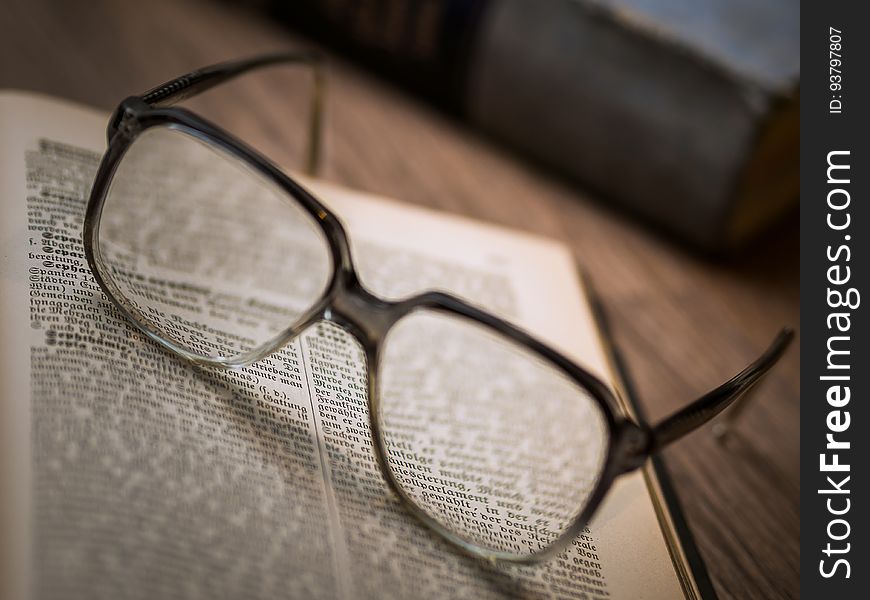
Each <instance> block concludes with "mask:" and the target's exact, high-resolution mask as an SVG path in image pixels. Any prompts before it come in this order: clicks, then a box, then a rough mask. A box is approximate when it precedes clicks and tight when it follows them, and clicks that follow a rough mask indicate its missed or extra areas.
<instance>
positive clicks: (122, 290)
mask: <svg viewBox="0 0 870 600" xmlns="http://www.w3.org/2000/svg"><path fill="white" fill-rule="evenodd" d="M283 63H300V64H305V65H310V66H313V67H314V85H313V89H314V93H313V94H312V107H311V108H312V110H311V121H310V127H309V129H310V140H311V141H310V143H309V147H308V156H307V158H308V166H309V168H314V167H315V166H316V164H317V162H318V155H319V144H318V143H317V142H318V140H319V133H320V128H321V118H320V115H321V111H320V105H321V102H320V98H321V95H322V93H321V90H322V84H323V77H322V73H321V70H320V68H319V66H318V61H317V58H316V57H315V56H312V55H309V54H281V55H269V56H262V57H257V58H253V59H250V60H244V61H238V62H231V63H225V64H220V65H215V66H212V67H207V68H204V69H201V70H199V71H194V72H192V73H190V74H187V75H184V76H182V77H179V78H177V79H173V80H171V81H169V82H167V83H166V84H164V85H161V86H158V87H157V88H154V89H153V90H151V91H149V92H146V93H145V94H143V95H141V96H133V97H130V98H127V99H126V100H124V101H123V102H122V103H121V104H120V105H119V107H118V108H117V110H116V111H115V113H114V115H113V117H112V119H111V121H110V124H109V126H108V131H107V135H108V142H109V144H108V149H107V151H106V153H105V155H104V156H103V159H102V162H101V164H100V168H99V171H98V173H97V176H96V179H95V182H94V186H93V189H92V192H91V196H90V200H89V204H88V207H87V214H86V218H85V224H84V244H85V252H86V255H87V259H88V262H89V264H90V267H91V271H92V272H93V275H94V277H95V278H96V280H97V282H98V283H99V285H100V286H101V288H102V289H103V291H104V292H105V293H106V294H107V295H108V297H109V298H110V299H111V300H112V302H113V303H114V304H115V306H116V307H117V308H118V309H119V310H120V311H121V312H122V313H123V314H124V315H125V316H126V317H127V318H128V319H129V320H130V321H131V322H132V323H133V324H134V325H135V326H136V327H138V328H139V329H140V330H142V331H143V332H144V333H145V334H147V335H148V336H149V337H150V338H152V339H153V340H155V341H156V342H158V343H159V344H161V345H163V346H164V347H166V348H168V349H169V350H171V351H172V352H174V353H175V354H177V355H180V356H182V357H184V358H186V359H189V360H191V361H193V362H195V363H198V364H201V365H209V366H215V367H225V368H238V367H244V366H249V365H251V364H252V363H254V362H256V361H258V360H261V359H264V358H265V357H267V356H268V355H270V354H273V353H275V352H277V351H279V350H280V349H281V348H282V347H284V346H286V345H287V344H289V343H290V342H291V341H292V340H293V339H294V338H296V337H297V336H298V335H299V334H300V333H301V332H302V331H304V330H305V329H306V328H308V327H310V326H311V325H313V324H315V323H317V322H319V321H322V320H326V321H331V322H333V323H335V324H336V325H338V326H340V327H341V328H343V329H345V330H346V331H347V332H349V333H350V334H351V335H352V336H354V337H355V338H356V340H357V341H358V342H359V344H360V346H361V348H362V354H363V356H364V359H365V361H366V365H367V369H368V371H367V373H368V376H367V378H366V379H365V380H363V381H353V380H352V379H351V378H348V377H345V376H344V375H343V374H342V373H333V374H332V376H334V377H335V385H336V386H337V387H336V388H335V389H337V390H340V395H339V397H340V398H343V399H344V401H346V402H348V403H355V404H356V405H360V404H362V405H367V408H368V411H369V422H370V429H371V435H372V438H373V439H372V444H373V447H374V454H375V456H376V458H377V462H378V466H379V468H380V470H381V472H382V474H383V477H384V479H385V480H386V481H387V483H388V484H389V486H390V488H391V489H392V490H393V491H394V492H395V494H396V495H397V496H398V498H400V499H401V501H402V502H403V503H404V504H405V505H406V506H407V508H408V509H409V510H410V511H411V512H412V513H413V514H414V515H416V516H417V517H418V518H419V519H420V520H422V521H423V522H424V523H425V524H426V525H428V526H430V527H431V528H432V529H433V530H434V531H436V532H438V533H439V534H440V535H442V536H444V537H445V538H446V539H447V540H449V541H451V542H453V543H455V544H457V545H458V546H459V547H460V548H462V549H464V550H465V551H467V552H469V553H471V554H473V555H476V556H482V557H486V558H489V559H500V560H507V561H515V562H528V561H532V560H537V559H541V558H544V557H547V556H550V555H552V554H553V553H555V552H558V551H559V550H560V549H562V548H564V546H565V545H567V544H568V543H570V541H571V540H572V539H573V538H574V537H575V536H576V535H577V534H578V533H579V532H580V530H581V529H582V527H583V526H584V525H585V524H586V523H587V522H588V521H589V519H590V517H591V516H592V514H593V513H594V511H595V509H596V507H597V506H598V505H599V503H600V502H601V500H602V498H603V497H604V495H605V492H606V491H607V490H608V488H609V487H610V485H611V484H612V482H613V481H614V479H615V478H616V477H618V476H619V475H621V474H623V473H626V472H629V471H632V470H634V469H637V468H638V467H640V466H641V465H642V464H643V463H644V461H645V460H646V458H647V457H648V456H650V455H651V454H652V453H654V452H657V451H659V450H660V449H661V448H663V447H664V446H666V445H668V444H670V443H671V442H673V441H675V440H677V439H679V438H680V437H682V436H684V435H685V434H687V433H688V432H690V431H692V430H694V429H696V428H698V427H699V426H701V425H702V424H704V423H706V422H707V421H709V420H710V419H711V418H713V417H714V416H715V415H716V414H718V413H719V412H721V411H722V410H724V409H725V408H726V407H728V406H729V405H731V404H732V403H733V402H735V401H736V400H738V399H739V398H741V397H742V396H744V395H745V394H746V392H748V391H749V390H750V388H752V386H754V385H755V384H756V383H757V382H758V381H759V380H760V379H761V378H762V377H763V376H764V374H765V373H766V372H767V371H768V370H769V369H770V368H771V367H772V366H773V365H774V363H775V362H776V361H777V360H778V359H779V357H780V356H781V355H782V353H783V352H784V351H785V349H786V347H787V345H788V343H789V341H790V339H791V337H792V333H791V332H790V331H788V330H783V331H782V332H781V333H780V334H779V336H778V337H777V338H776V340H775V341H774V342H773V344H772V346H771V347H770V348H769V349H768V350H767V351H766V352H765V353H764V354H763V355H762V356H761V357H760V358H759V359H758V360H756V361H755V362H754V363H752V364H751V365H749V366H748V367H747V368H746V369H745V370H743V371H742V372H740V373H739V374H737V375H736V376H735V377H733V378H732V379H731V380H729V381H728V382H726V383H724V384H723V385H721V386H720V387H718V388H716V389H714V390H713V391H711V392H709V393H708V394H706V395H704V396H703V397H701V398H700V399H698V400H695V401H694V402H692V403H691V404H689V405H688V406H687V407H686V408H684V409H682V410H680V411H678V412H677V413H676V414H674V415H673V416H671V417H669V418H667V419H665V420H663V421H662V422H660V423H658V424H657V425H655V426H654V427H649V426H646V425H644V424H638V423H635V422H633V421H631V420H629V419H627V418H625V417H624V416H622V415H620V414H619V412H618V409H617V403H616V399H615V398H614V396H613V394H612V392H611V391H610V390H609V388H608V387H607V386H606V385H605V384H603V383H602V382H601V381H599V380H598V379H597V378H596V377H594V376H593V375H592V374H590V373H589V372H587V371H586V370H584V369H583V368H582V367H580V366H578V365H577V364H575V363H573V362H572V361H570V360H569V359H567V358H566V357H565V356H563V355H562V354H560V353H559V352H557V351H556V350H554V349H552V348H550V347H549V346H547V345H546V344H544V343H542V342H540V341H539V340H537V339H535V338H534V337H533V336H531V335H529V334H528V333H526V332H524V331H523V330H521V329H519V328H517V327H516V326H514V325H511V324H510V323H508V322H506V321H504V320H502V319H500V318H498V317H496V316H494V315H492V314H490V313H488V312H486V311H484V310H481V309H480V308H477V307H475V306H472V305H470V304H469V303H467V302H465V301H463V300H462V299H460V298H458V297H455V296H453V295H450V294H447V293H442V292H426V293H422V294H419V295H416V296H413V297H410V298H407V299H403V300H400V301H390V300H385V299H382V298H378V297H376V296H374V295H373V294H372V293H371V292H370V291H368V290H367V289H366V288H365V287H364V286H363V285H362V283H361V282H360V280H359V278H358V276H357V272H356V270H355V267H354V262H353V260H352V257H351V251H350V244H349V241H348V237H347V234H346V233H345V230H344V228H343V227H342V224H341V222H340V221H339V220H338V218H336V216H335V215H334V214H333V213H332V212H330V210H329V209H327V208H326V207H325V206H324V205H323V204H322V203H321V202H320V201H319V200H318V199H317V198H315V197H314V196H312V195H311V193H309V192H308V191H307V190H306V189H304V188H303V187H302V186H301V185H300V184H299V183H297V182H296V181H294V180H293V179H292V178H291V177H289V176H287V175H286V174H285V173H283V172H282V171H281V170H279V169H278V168H277V167H276V166H275V165H273V164H272V163H271V162H269V161H268V160H267V159H265V158H264V157H262V156H261V155H259V154H258V153H257V152H255V151H254V150H252V149H251V148H249V147H248V146H246V145H245V144H243V143H242V142H240V141H239V140H237V139H236V138H235V137H233V136H231V135H230V134H228V133H227V132H225V131H224V130H222V129H221V128H219V127H217V126H216V125H213V124H211V123H209V122H208V121H206V120H204V119H202V118H201V117H199V116H197V115H195V114H193V113H191V112H189V111H186V110H184V109H181V108H177V107H173V105H174V104H175V103H177V102H178V101H180V100H183V99H186V98H189V97H192V96H194V95H196V94H198V93H200V92H202V91H204V90H207V89H209V88H211V87H213V86H215V85H217V84H219V83H222V82H224V81H226V80H228V79H231V78H233V77H236V76H238V75H241V74H243V73H246V72H249V71H251V70H253V69H255V68H259V67H265V66H269V65H277V64H283ZM351 358H352V357H351ZM283 364H284V365H285V366H286V367H287V368H288V369H293V368H295V367H298V365H299V364H300V363H299V362H298V361H297V362H293V359H292V357H289V356H288V357H286V359H285V360H284V361H283ZM294 365H295V366H294ZM735 408H736V407H735ZM358 434H359V432H355V433H354V434H353V435H354V436H357V437H358ZM364 443H366V444H368V443H369V442H368V441H365V442H364Z"/></svg>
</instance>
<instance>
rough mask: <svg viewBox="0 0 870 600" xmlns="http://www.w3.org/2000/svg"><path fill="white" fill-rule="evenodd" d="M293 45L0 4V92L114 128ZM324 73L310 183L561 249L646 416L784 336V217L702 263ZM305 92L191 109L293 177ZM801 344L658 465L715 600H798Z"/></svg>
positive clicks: (131, 10)
mask: <svg viewBox="0 0 870 600" xmlns="http://www.w3.org/2000/svg"><path fill="white" fill-rule="evenodd" d="M298 44H299V40H298V39H295V38H294V37H293V36H292V35H291V34H290V33H289V32H288V31H286V30H285V29H284V28H283V27H281V26H280V25H278V24H275V23H273V22H270V21H268V20H266V19H264V18H263V17H261V16H259V15H256V14H253V13H249V12H247V11H245V10H243V9H240V8H238V7H236V6H234V5H232V4H227V3H221V2H193V1H188V2H170V1H168V0H150V1H149V2H147V3H143V2H134V1H132V0H93V1H88V2H54V3H51V2H45V1H43V0H12V1H11V2H10V1H9V0H7V1H6V2H4V10H3V15H2V18H0V87H12V88H19V89H27V90H36V91H42V92H46V93H49V94H53V95H57V96H61V97H65V98H68V99H71V100H75V101H79V102H83V103H87V104H90V105H94V106H97V107H100V108H103V109H106V110H109V109H111V108H113V106H114V105H115V104H116V103H117V102H118V101H119V100H120V99H121V98H123V97H124V96H127V95H130V94H132V93H137V92H140V91H143V90H144V89H146V88H148V87H150V86H152V85H154V84H157V83H159V82H161V81H163V80H165V79H167V78H168V77H172V76H175V75H177V74H180V73H183V72H185V71H188V70H190V69H192V68H196V67H199V66H203V65H206V64H208V63H211V62H216V61H219V60H225V59H229V58H235V57H240V56H244V55H250V54H253V53H256V52H260V51H267V50H276V49H286V48H292V47H294V45H298ZM328 64H329V75H328V78H329V79H328V85H329V96H328V101H327V104H328V105H327V129H328V131H327V146H326V154H325V158H326V161H325V165H324V167H325V168H324V171H323V173H322V175H323V176H324V177H325V178H327V179H331V180H334V181H336V182H339V183H341V184H344V185H347V186H349V187H353V188H358V189H362V190H367V191H371V192H376V193H380V194H384V195H388V196H392V197H395V198H397V199H401V200H403V201H406V202H408V203H413V204H418V205H422V206H429V207H434V208H438V209H442V210H446V211H451V212H454V213H461V214H464V215H467V216H470V217H474V218H477V219H482V220H486V221H491V222H495V223H499V224H502V225H506V226H509V227H513V228H517V229H523V230H527V231H531V232H535V233H539V234H543V235H547V236H551V237H554V238H557V239H559V240H562V241H564V242H566V243H567V244H568V245H569V246H570V247H571V248H572V249H573V251H574V253H575V255H576V258H577V261H578V263H579V264H580V265H581V267H582V268H583V269H584V270H586V271H587V273H588V274H589V275H590V277H591V279H592V282H593V284H594V285H595V287H596V289H597V291H598V293H599V295H600V296H601V297H602V300H603V303H604V305H605V308H606V310H607V312H608V314H609V317H610V320H611V323H612V328H613V333H614V337H615V340H616V344H617V345H618V347H619V348H620V350H621V351H622V353H623V355H624V357H625V359H626V362H627V363H628V367H629V371H630V373H631V375H632V376H633V379H634V382H635V384H636V388H637V392H638V396H639V399H640V403H641V405H642V407H643V409H644V410H645V411H646V412H647V414H648V416H649V417H650V418H652V419H655V418H657V417H662V416H664V415H666V414H667V413H668V412H670V411H672V410H675V409H676V408H678V407H680V406H681V405H682V404H683V403H684V402H686V401H687V400H689V399H691V398H692V397H694V396H695V395H698V394H700V393H702V392H704V391H705V390H706V388H707V387H710V386H712V385H714V384H717V383H718V382H719V381H720V380H724V379H725V378H727V377H729V376H730V375H731V374H733V372H736V371H737V370H738V369H740V368H742V367H743V366H744V363H746V362H747V361H748V360H749V359H750V358H752V357H754V355H756V354H757V353H759V352H760V351H761V350H763V349H764V347H765V346H766V344H767V343H768V342H769V341H770V339H771V338H772V337H773V335H774V334H775V332H776V330H777V329H778V328H779V327H780V326H781V325H786V324H788V325H792V326H797V325H798V322H799V312H800V296H799V273H798V266H799V250H798V241H799V240H798V227H797V220H796V219H794V220H793V221H792V222H790V223H786V224H785V225H783V226H781V227H780V228H779V229H777V230H776V231H774V232H772V233H770V234H769V235H768V236H766V238H765V239H763V240H761V241H760V242H759V243H758V244H756V245H755V246H754V247H752V248H750V249H748V250H747V251H746V252H744V253H743V254H742V255H741V256H739V257H737V258H732V259H729V260H724V261H723V260H718V261H713V260H711V259H709V258H704V257H699V256H696V255H694V254H692V253H690V252H689V251H688V250H686V249H685V248H682V247H680V246H679V245H677V244H675V243H673V242H671V241H669V240H667V239H665V238H663V237H662V236H660V235H659V234H657V233H655V232H651V231H648V230H647V229H645V228H642V227H640V226H639V225H638V224H636V223H634V222H632V221H631V220H630V219H628V218H626V217H625V216H623V215H620V214H618V213H616V212H615V211H612V210H611V209H609V208H608V207H607V205H606V203H605V202H603V201H599V200H598V199H596V198H595V197H594V196H593V195H592V194H590V193H588V192H586V191H584V190H583V189H581V188H578V187H577V186H574V185H570V184H568V183H565V182H562V181H560V180H559V179H558V178H554V177H553V176H552V175H550V174H548V173H546V172H544V171H542V170H540V169H538V168H536V167H533V166H529V165H528V164H526V163H524V162H522V161H521V160H519V159H518V158H516V157H515V156H512V155H511V154H510V153H509V152H506V151H505V150H503V149H502V148H500V147H498V146H495V145H494V144H492V143H490V142H488V141H487V140H486V139H483V138H481V137H480V136H478V135H477V134H475V133H474V132H473V131H470V130H468V129H466V128H464V127H462V125H461V124H459V123H456V122H454V121H452V120H450V119H448V118H446V117H445V116H443V115H441V114H440V113H437V112H435V111H433V110H432V109H430V108H429V107H427V106H424V105H421V104H419V103H417V102H416V101H414V100H412V99H410V98H408V97H406V96H405V95H403V94H402V93H401V92H399V91H397V90H395V89H393V88H391V87H389V86H387V85H385V84H383V83H381V82H379V81H377V80H375V79H373V78H371V77H370V76H369V75H368V74H366V73H364V72H361V71H359V70H358V69H356V68H354V67H352V66H350V65H348V64H346V63H344V62H342V61H340V60H338V59H336V58H334V57H332V58H331V59H330V60H329V63H328ZM305 94H306V90H305V85H300V76H299V74H298V73H297V74H292V73H290V74H287V73H284V74H279V73H278V72H277V70H275V72H274V73H272V72H270V73H264V74H263V75H255V76H253V77H252V78H251V79H249V80H245V81H244V83H243V84H242V85H239V84H232V85H231V86H229V87H228V88H227V89H223V88H222V90H221V92H220V93H217V92H215V93H211V94H208V95H206V96H204V97H203V98H202V100H201V101H198V102H197V109H201V110H202V111H203V112H204V113H205V114H206V115H207V116H209V117H210V118H212V119H214V120H216V121H218V122H219V123H221V124H223V125H226V126H227V128H228V129H230V130H231V131H233V132H234V133H237V134H238V135H240V136H241V137H242V138H243V139H245V140H246V141H248V142H249V143H251V144H253V145H254V146H255V147H257V148H259V149H260V150H261V151H262V152H264V153H265V154H267V155H269V156H271V157H273V158H274V159H275V160H276V161H277V162H279V163H282V164H286V165H293V164H298V163H296V160H297V158H298V157H299V156H300V151H301V147H302V139H303V136H302V132H303V131H304V117H305V113H304V107H305V104H304V98H305ZM637 159H638V160H643V157H642V156H638V157H637ZM797 342H798V343H796V344H794V346H793V347H792V348H791V350H790V351H789V353H788V354H787V356H786V357H785V358H784V360H783V361H782V363H781V364H780V365H779V366H778V367H777V368H776V369H775V370H774V372H773V373H772V375H771V376H770V378H769V380H768V381H767V383H766V384H765V385H764V386H763V388H762V389H761V391H760V392H759V394H758V396H757V398H755V399H754V401H753V403H752V405H751V406H749V407H748V408H747V409H746V411H745V412H744V414H743V415H742V418H741V421H740V423H739V428H738V431H737V432H736V434H735V435H734V436H733V437H732V438H731V439H730V440H729V442H728V443H727V444H724V445H723V444H720V443H718V442H717V441H715V440H714V439H713V436H712V435H711V434H710V431H709V429H705V430H703V431H700V432H698V433H695V434H693V435H692V436H690V437H689V438H688V439H686V440H684V441H681V442H680V443H679V444H677V445H675V446H673V447H671V448H669V449H667V451H666V452H665V461H666V464H667V466H668V467H669V469H670V472H671V474H672V476H673V479H674V483H675V487H676V489H677V493H678V495H679V497H680V499H681V501H682V503H683V505H684V507H685V512H686V516H687V520H688V522H689V525H690V526H691V528H692V530H693V532H694V535H695V536H696V539H697V542H698V546H699V548H700V551H701V554H702V555H703V557H704V559H705V561H706V563H707V566H708V569H709V571H710V574H711V576H712V579H713V581H714V585H715V587H716V590H717V592H718V593H719V594H720V596H721V597H722V598H794V597H797V596H798V594H799V591H798V590H799V571H798V563H799V557H800V554H799V531H800V529H799V516H800V502H799V498H798V491H799V485H800V474H799V467H800V459H799V454H798V449H799V443H800V432H799V431H800V413H799V411H800V384H799V378H798V373H799V368H800V361H799V339H798V340H797Z"/></svg>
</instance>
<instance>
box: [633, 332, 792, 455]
mask: <svg viewBox="0 0 870 600" xmlns="http://www.w3.org/2000/svg"><path fill="white" fill-rule="evenodd" d="M793 337H794V331H792V330H791V329H789V328H785V329H783V330H782V331H780V332H779V334H778V335H777V336H776V339H774V340H773V343H772V344H771V345H770V347H769V348H768V349H767V351H765V353H764V354H762V355H761V356H760V357H759V358H758V359H757V360H756V361H755V362H753V363H752V364H751V365H749V366H748V367H746V368H745V369H743V370H742V371H740V372H739V373H738V374H737V375H735V376H734V377H732V378H731V379H729V380H728V381H726V382H725V383H723V384H722V385H720V386H719V387H717V388H716V389H714V390H711V391H709V392H707V393H706V394H704V395H703V396H701V397H700V398H698V399H697V400H695V401H694V402H692V403H691V404H689V405H688V406H686V407H685V408H683V409H681V410H679V411H677V412H675V413H674V414H672V415H671V416H669V417H667V418H665V419H664V420H662V421H660V422H659V423H658V424H657V425H656V426H655V427H653V429H652V445H651V447H650V448H649V452H650V453H654V452H657V451H659V450H661V449H662V448H664V447H665V446H667V445H669V444H670V443H672V442H674V441H676V440H678V439H680V438H681V437H683V436H684V435H686V434H688V433H690V432H692V431H694V430H695V429H697V428H698V427H700V426H701V425H703V424H704V423H707V422H708V421H709V420H710V419H712V418H713V417H715V416H716V415H718V414H719V413H720V412H722V411H723V410H725V409H726V408H728V407H729V406H730V405H731V404H733V403H735V402H740V401H743V402H745V398H746V395H747V394H748V393H749V391H750V390H751V389H752V388H753V387H754V386H755V384H757V383H758V382H759V381H761V380H762V379H763V378H764V375H765V374H767V372H768V371H769V370H770V369H771V367H773V365H775V364H776V362H777V361H778V360H779V359H780V357H781V356H782V355H783V353H784V352H785V350H786V348H788V345H789V343H790V342H791V340H792V338H793ZM739 408H740V406H739V405H735V407H734V409H733V410H737V409H739Z"/></svg>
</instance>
